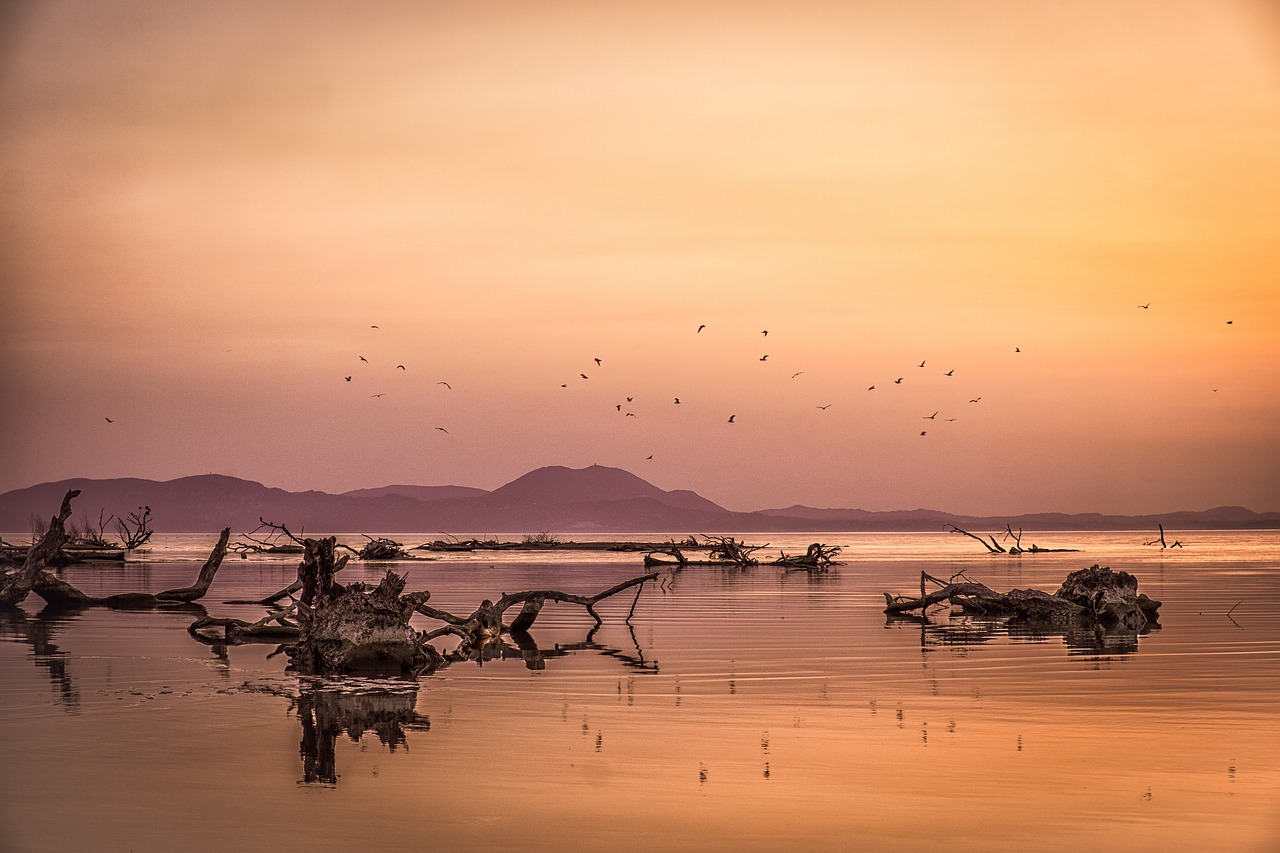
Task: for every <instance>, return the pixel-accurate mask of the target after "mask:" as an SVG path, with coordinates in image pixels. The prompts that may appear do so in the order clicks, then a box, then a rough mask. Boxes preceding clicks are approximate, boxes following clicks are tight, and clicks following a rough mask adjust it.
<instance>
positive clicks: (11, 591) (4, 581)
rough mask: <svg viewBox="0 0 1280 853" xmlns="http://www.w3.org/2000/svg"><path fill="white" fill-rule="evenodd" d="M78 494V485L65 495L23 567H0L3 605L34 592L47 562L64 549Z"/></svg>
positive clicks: (28, 552) (31, 549) (12, 602)
mask: <svg viewBox="0 0 1280 853" xmlns="http://www.w3.org/2000/svg"><path fill="white" fill-rule="evenodd" d="M79 494H80V490H79V489H72V490H71V491H69V492H67V493H66V495H64V496H63V498H62V506H61V507H59V509H58V514H57V515H55V516H54V517H53V518H52V519H50V521H49V527H48V528H47V529H46V530H45V532H44V535H43V536H41V537H40V540H39V541H38V542H36V543H35V544H34V545H32V546H31V548H30V549H29V550H28V551H27V558H26V559H25V560H24V561H23V563H22V565H21V566H20V567H18V568H16V569H12V568H10V569H2V570H0V605H5V604H9V605H16V604H21V603H22V601H23V599H25V598H26V597H27V596H28V595H29V594H30V593H31V590H32V588H33V587H34V586H35V583H36V580H37V578H38V577H39V576H40V574H41V572H44V569H45V566H47V565H48V564H49V562H50V561H51V560H53V558H54V557H56V556H57V555H58V554H59V552H61V550H62V546H63V545H65V544H66V542H67V539H68V538H69V537H68V535H67V530H66V523H67V518H68V517H70V515H71V501H72V500H74V499H75V498H76V497H77V496H78V495H79Z"/></svg>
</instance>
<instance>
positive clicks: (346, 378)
mask: <svg viewBox="0 0 1280 853" xmlns="http://www.w3.org/2000/svg"><path fill="white" fill-rule="evenodd" d="M342 378H343V379H345V380H347V381H348V382H350V381H351V377H350V376H344V377H342Z"/></svg>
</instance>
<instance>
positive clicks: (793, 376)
mask: <svg viewBox="0 0 1280 853" xmlns="http://www.w3.org/2000/svg"><path fill="white" fill-rule="evenodd" d="M801 373H804V371H803V370H799V371H796V372H795V373H793V374H791V378H792V379H795V378H796V377H797V376H799V375H800V374H801Z"/></svg>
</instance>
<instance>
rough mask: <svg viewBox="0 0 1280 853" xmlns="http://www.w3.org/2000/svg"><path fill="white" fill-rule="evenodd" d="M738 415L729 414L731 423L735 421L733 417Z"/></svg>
mask: <svg viewBox="0 0 1280 853" xmlns="http://www.w3.org/2000/svg"><path fill="white" fill-rule="evenodd" d="M736 417H737V415H729V423H733V419H734V418H736Z"/></svg>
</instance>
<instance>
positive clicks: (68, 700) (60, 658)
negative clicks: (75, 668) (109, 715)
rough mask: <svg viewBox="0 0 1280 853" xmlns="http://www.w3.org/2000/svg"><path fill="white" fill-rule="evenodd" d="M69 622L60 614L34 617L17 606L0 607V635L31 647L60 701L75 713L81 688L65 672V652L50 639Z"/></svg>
mask: <svg viewBox="0 0 1280 853" xmlns="http://www.w3.org/2000/svg"><path fill="white" fill-rule="evenodd" d="M68 621H69V620H68V618H67V616H66V615H65V614H63V613H47V612H41V613H40V615H38V616H36V617H35V618H34V619H33V618H32V617H30V616H28V615H27V614H26V611H24V610H21V609H19V608H17V607H0V637H5V638H13V639H16V640H18V641H19V642H22V643H26V644H27V645H28V646H30V647H31V652H32V654H33V655H34V657H35V664H36V666H38V667H41V668H42V669H44V670H45V671H46V672H47V673H48V675H49V683H50V685H52V687H53V689H54V691H55V692H56V693H57V694H58V702H59V704H61V705H62V707H63V709H64V710H66V711H69V712H73V713H74V712H75V711H77V710H79V707H80V691H79V690H78V689H77V688H76V685H75V682H74V681H73V680H72V678H71V675H70V673H69V672H67V654H66V652H64V651H62V649H60V648H58V646H57V645H56V644H54V642H53V636H54V631H55V630H56V629H57V628H59V627H61V626H63V625H65V624H66V623H67V622H68Z"/></svg>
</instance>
